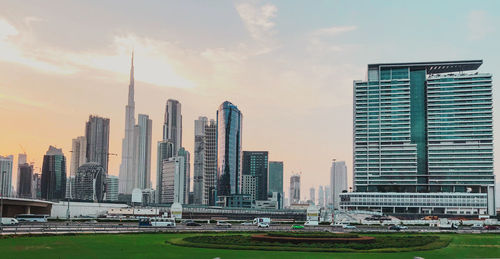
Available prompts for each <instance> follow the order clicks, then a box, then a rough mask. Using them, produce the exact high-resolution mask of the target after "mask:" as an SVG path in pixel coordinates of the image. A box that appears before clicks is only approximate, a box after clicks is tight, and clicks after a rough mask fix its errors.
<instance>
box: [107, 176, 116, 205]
mask: <svg viewBox="0 0 500 259" xmlns="http://www.w3.org/2000/svg"><path fill="white" fill-rule="evenodd" d="M118 186H119V178H118V177H117V176H114V175H109V174H108V176H107V177H106V196H105V199H104V200H106V201H118Z"/></svg>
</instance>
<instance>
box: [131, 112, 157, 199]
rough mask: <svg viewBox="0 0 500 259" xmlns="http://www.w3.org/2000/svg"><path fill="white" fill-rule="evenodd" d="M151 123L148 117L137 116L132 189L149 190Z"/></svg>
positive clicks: (143, 115)
mask: <svg viewBox="0 0 500 259" xmlns="http://www.w3.org/2000/svg"><path fill="white" fill-rule="evenodd" d="M152 127H153V122H152V121H151V120H150V119H149V116H148V115H145V114H139V116H138V120H137V125H136V126H135V130H134V148H135V152H134V160H135V161H134V165H135V168H136V169H135V171H134V172H135V177H136V179H135V181H134V184H133V187H134V188H139V189H141V190H144V189H147V188H150V187H151V186H150V184H151V134H152Z"/></svg>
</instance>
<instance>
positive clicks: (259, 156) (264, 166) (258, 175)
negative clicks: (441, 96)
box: [242, 151, 269, 200]
mask: <svg viewBox="0 0 500 259" xmlns="http://www.w3.org/2000/svg"><path fill="white" fill-rule="evenodd" d="M268 157H269V152H267V151H243V163H242V164H243V169H242V174H243V175H252V176H254V177H255V179H256V181H257V185H256V188H257V189H256V195H255V199H256V200H267V196H268V192H269V191H268V188H267V187H268V185H267V184H268V165H269V162H268Z"/></svg>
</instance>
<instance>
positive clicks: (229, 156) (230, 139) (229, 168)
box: [217, 101, 243, 196]
mask: <svg viewBox="0 0 500 259" xmlns="http://www.w3.org/2000/svg"><path fill="white" fill-rule="evenodd" d="M242 120H243V115H242V114H241V112H240V110H238V107H236V105H234V104H232V103H230V102H228V101H225V102H224V103H222V104H221V105H220V107H219V110H217V142H218V145H217V148H218V152H217V156H218V159H217V196H231V195H233V194H240V193H241V179H242V176H241V169H242V168H241V124H242Z"/></svg>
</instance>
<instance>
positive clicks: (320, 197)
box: [318, 185, 325, 208]
mask: <svg viewBox="0 0 500 259" xmlns="http://www.w3.org/2000/svg"><path fill="white" fill-rule="evenodd" d="M318 206H319V207H320V208H323V207H325V191H324V190H323V186H321V185H320V186H319V188H318Z"/></svg>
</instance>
